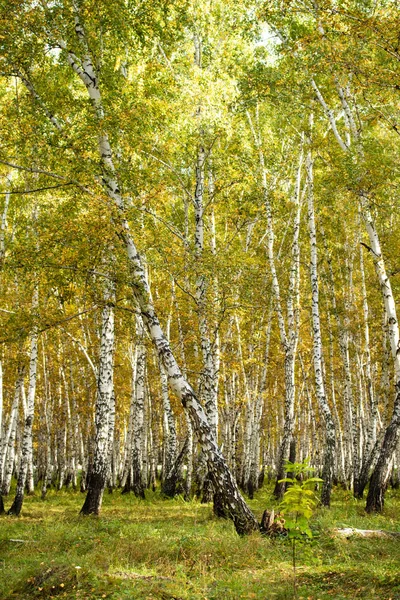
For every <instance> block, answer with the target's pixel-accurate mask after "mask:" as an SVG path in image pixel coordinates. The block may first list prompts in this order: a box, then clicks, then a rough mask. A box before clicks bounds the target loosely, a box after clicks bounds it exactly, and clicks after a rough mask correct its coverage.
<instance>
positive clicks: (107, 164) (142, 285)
mask: <svg viewBox="0 0 400 600" xmlns="http://www.w3.org/2000/svg"><path fill="white" fill-rule="evenodd" d="M75 31H76V34H77V36H78V38H79V40H80V41H81V43H82V46H83V47H84V48H85V54H84V56H83V59H82V63H81V64H82V67H81V66H79V60H78V59H77V57H76V56H75V55H74V53H73V52H71V51H70V50H68V47H67V45H66V44H65V43H64V42H63V41H59V43H60V45H61V47H62V48H64V49H65V50H66V53H67V60H68V62H69V64H70V66H71V68H72V69H73V70H74V71H75V73H76V74H77V75H78V77H79V78H80V79H81V80H82V82H83V83H84V85H85V86H86V89H87V92H88V95H89V97H90V98H91V100H92V102H93V105H94V109H95V112H96V116H97V118H98V121H99V125H98V130H99V137H98V141H99V154H100V159H101V162H102V167H103V175H102V181H103V185H104V190H105V193H106V194H107V196H108V197H109V198H110V200H111V201H112V202H113V203H114V205H115V207H116V209H117V210H116V213H117V214H116V216H115V220H114V223H115V226H116V229H117V232H118V235H119V237H120V239H121V240H122V242H123V243H124V245H125V248H126V252H127V256H128V260H129V265H130V285H131V289H132V292H133V296H134V299H135V301H136V305H137V307H138V308H139V310H140V312H141V314H142V318H143V321H144V324H145V327H146V328H147V330H148V333H149V335H150V338H151V340H152V341H153V343H154V345H155V348H156V350H157V353H158V355H159V358H160V359H161V360H162V362H163V364H164V367H165V369H166V371H167V373H168V377H169V381H170V385H171V387H172V389H173V391H174V392H175V393H176V395H177V396H178V398H179V399H180V400H181V402H182V404H183V406H184V407H185V408H186V409H187V410H188V412H189V415H190V419H191V422H192V426H193V428H194V430H195V431H196V434H197V436H198V439H199V441H200V444H201V446H202V448H203V450H204V452H205V454H206V457H207V462H208V465H209V471H210V473H211V477H212V480H213V485H214V489H216V490H218V491H219V492H220V493H221V497H222V498H223V500H222V502H223V504H224V506H225V507H226V511H227V514H228V515H229V516H230V518H231V519H232V520H233V522H234V524H235V527H236V530H237V531H238V533H241V534H244V533H249V532H250V531H253V530H258V528H259V527H258V523H257V521H256V519H255V517H254V515H253V513H252V512H251V511H250V509H249V508H248V506H247V504H246V503H245V502H244V500H243V498H242V496H241V494H240V492H239V490H238V487H237V485H236V482H235V480H234V478H233V477H232V474H231V472H230V471H229V469H228V467H227V464H226V462H225V459H224V457H223V456H222V453H221V451H220V449H219V448H218V444H217V442H216V440H215V437H214V435H213V433H212V429H211V428H210V425H209V423H208V421H207V417H206V415H205V413H204V410H203V408H202V407H201V405H200V403H199V401H198V399H197V397H196V395H195V394H194V392H193V390H192V388H191V386H190V385H189V384H188V383H187V381H186V380H185V378H184V377H183V376H182V373H181V370H180V369H179V366H178V364H177V362H176V359H175V356H174V354H173V352H172V350H171V346H170V344H169V343H168V340H167V339H166V337H165V335H164V333H163V331H162V328H161V325H160V322H159V319H158V317H157V314H156V312H155V309H154V305H153V302H152V300H151V296H150V290H149V286H148V282H147V280H146V276H145V270H144V266H143V263H142V260H141V258H140V255H139V252H138V250H137V248H136V244H135V242H134V239H133V236H132V233H131V230H130V226H129V223H128V221H127V214H126V208H125V203H124V200H123V198H122V196H121V193H120V190H119V184H118V182H117V173H116V170H115V167H114V163H113V153H112V149H111V146H110V142H109V138H108V135H107V133H106V132H105V130H104V126H103V124H102V121H103V118H104V110H103V105H102V97H101V92H100V88H99V85H98V81H99V79H98V73H97V72H96V70H95V67H94V64H93V61H92V59H91V57H90V53H89V49H88V47H87V42H86V36H85V33H84V30H83V28H82V26H81V24H80V20H79V14H76V23H75Z"/></svg>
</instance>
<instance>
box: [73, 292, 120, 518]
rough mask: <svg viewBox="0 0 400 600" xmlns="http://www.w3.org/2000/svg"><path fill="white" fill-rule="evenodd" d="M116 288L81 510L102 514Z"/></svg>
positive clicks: (108, 308)
mask: <svg viewBox="0 0 400 600" xmlns="http://www.w3.org/2000/svg"><path fill="white" fill-rule="evenodd" d="M113 303H114V290H113V289H110V290H106V291H105V294H104V307H103V311H102V325H101V334H100V360H99V369H98V379H97V397H96V410H95V428H96V432H95V442H94V455H93V464H92V467H91V469H90V473H89V476H88V482H87V494H86V499H85V502H84V504H83V506H82V508H81V514H83V515H90V514H95V515H97V514H99V512H100V508H101V502H102V499H103V493H104V488H105V486H106V483H107V474H108V459H109V452H108V448H109V446H108V430H109V425H110V423H109V420H110V407H111V402H112V398H113V394H114V385H113V353H114V306H113Z"/></svg>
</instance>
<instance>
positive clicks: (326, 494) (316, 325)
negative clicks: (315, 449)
mask: <svg viewBox="0 0 400 600" xmlns="http://www.w3.org/2000/svg"><path fill="white" fill-rule="evenodd" d="M306 168H307V181H308V227H309V232H310V246H311V258H310V276H311V291H312V326H313V355H314V375H315V388H316V394H317V399H318V403H319V406H320V409H321V412H322V414H323V417H324V421H325V456H324V467H323V472H322V478H323V480H324V483H323V487H322V494H321V502H322V504H324V505H325V506H329V505H330V499H331V491H332V484H333V471H334V459H335V449H336V431H335V423H334V421H333V418H332V414H331V411H330V408H329V404H328V401H327V398H326V394H325V384H324V379H323V365H322V338H321V321H320V314H319V283H318V254H317V234H316V227H315V217H314V179H313V161H312V156H311V150H309V151H308V153H307V160H306Z"/></svg>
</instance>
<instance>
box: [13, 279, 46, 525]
mask: <svg viewBox="0 0 400 600" xmlns="http://www.w3.org/2000/svg"><path fill="white" fill-rule="evenodd" d="M38 304H39V292H38V288H37V285H36V286H35V289H34V292H33V298H32V310H33V313H34V314H36V312H37V310H38ZM37 360H38V331H37V325H36V324H35V325H34V328H33V332H32V336H31V348H30V358H29V387H28V395H27V402H26V412H25V423H24V433H23V438H22V454H21V464H20V467H19V473H18V481H17V489H16V493H15V497H14V501H13V503H12V505H11V508H10V509H9V511H8V514H9V515H16V516H18V515H19V513H20V512H21V508H22V504H23V501H24V492H25V483H26V478H27V474H28V468H29V458H30V457H31V449H32V426H33V418H34V409H35V394H36V375H37Z"/></svg>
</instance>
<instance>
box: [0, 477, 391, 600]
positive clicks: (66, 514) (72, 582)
mask: <svg viewBox="0 0 400 600" xmlns="http://www.w3.org/2000/svg"><path fill="white" fill-rule="evenodd" d="M82 503H83V496H82V495H81V494H79V493H78V492H77V493H74V492H53V491H51V492H49V494H48V497H47V499H46V500H45V501H42V500H41V499H40V498H39V497H36V496H31V497H27V498H26V500H25V503H24V507H23V512H22V514H21V516H20V517H19V518H15V517H8V516H4V517H1V518H0V599H1V600H11V599H13V600H25V599H26V600H28V599H29V600H34V599H40V598H42V599H44V598H46V599H48V598H57V599H62V598H68V599H70V600H72V599H80V600H86V599H87V600H89V599H91V600H95V599H96V600H97V599H99V598H108V599H110V600H120V599H121V600H131V599H132V600H133V599H148V600H151V599H162V600H168V599H173V598H175V599H182V600H183V599H185V600H186V599H193V600H205V599H208V600H225V599H236V598H237V599H239V598H248V599H250V598H256V599H259V600H266V599H269V598H271V599H275V600H284V599H286V598H292V597H293V591H292V590H293V587H292V585H293V584H292V567H291V547H290V544H289V543H288V541H287V540H284V539H277V540H270V539H268V538H264V537H262V536H261V535H258V534H254V535H252V536H249V537H244V538H240V537H238V536H237V535H236V533H235V531H234V529H233V526H232V524H231V523H230V522H227V521H223V520H217V519H215V518H214V517H213V515H212V510H211V507H210V506H208V505H201V504H200V503H198V502H196V501H192V502H189V503H185V502H184V501H183V500H182V499H180V498H177V499H175V500H162V499H161V498H160V497H159V496H158V495H157V494H153V493H148V497H147V499H146V500H145V501H143V500H138V499H136V498H135V497H133V496H130V495H125V496H121V494H120V493H118V492H115V493H114V494H112V495H109V494H107V493H106V494H105V496H104V503H103V510H102V514H101V516H100V517H80V516H79V514H78V513H79V510H80V507H81V505H82ZM8 504H9V502H7V505H8ZM274 504H275V503H274V501H273V500H272V498H271V497H270V490H269V489H264V490H262V491H261V492H259V493H258V495H257V497H256V499H255V500H253V501H251V502H250V505H251V507H252V509H253V510H254V511H255V513H256V514H257V516H258V517H261V513H262V511H263V510H264V508H267V507H268V508H271V507H272V506H274ZM363 507H364V503H363V502H359V501H355V500H354V499H352V497H351V496H350V494H348V493H345V492H342V491H336V492H335V494H334V496H333V505H332V508H331V510H329V511H328V510H324V509H319V510H317V511H316V514H315V517H314V518H313V520H312V528H313V530H314V533H315V537H314V539H313V540H311V541H309V542H304V543H301V544H300V546H299V548H298V577H299V598H304V599H307V600H310V599H312V600H317V599H320V600H326V599H328V598H329V599H332V598H334V599H336V600H341V599H347V598H349V599H350V598H351V599H353V598H362V599H364V600H369V599H371V600H389V599H390V598H391V599H392V600H395V599H399V600H400V542H399V540H398V539H395V538H393V539H380V538H374V539H360V538H356V537H352V538H350V539H341V538H339V537H337V536H335V535H334V534H333V532H332V530H333V529H334V528H335V527H341V526H352V527H358V528H362V529H379V528H381V529H387V530H390V531H400V515H399V508H400V495H399V494H397V495H396V494H395V493H391V492H389V493H388V495H387V501H386V508H385V513H384V515H379V516H367V515H365V513H364V509H363ZM10 539H21V540H25V542H24V543H22V542H11V541H10Z"/></svg>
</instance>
